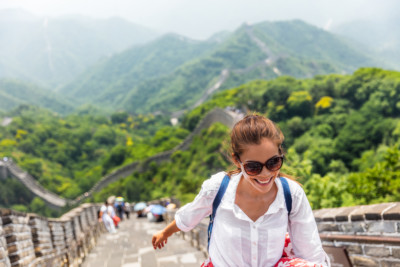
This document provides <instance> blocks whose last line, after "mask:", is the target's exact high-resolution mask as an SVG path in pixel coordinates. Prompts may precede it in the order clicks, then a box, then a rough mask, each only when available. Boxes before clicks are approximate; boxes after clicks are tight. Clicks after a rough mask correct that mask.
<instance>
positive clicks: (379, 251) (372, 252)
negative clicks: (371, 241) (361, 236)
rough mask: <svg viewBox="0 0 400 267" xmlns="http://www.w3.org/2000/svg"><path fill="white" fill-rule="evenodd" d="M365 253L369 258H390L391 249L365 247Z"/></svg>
mask: <svg viewBox="0 0 400 267" xmlns="http://www.w3.org/2000/svg"><path fill="white" fill-rule="evenodd" d="M364 252H365V254H366V255H368V256H375V257H379V258H384V257H389V256H390V249H389V248H388V247H384V246H370V245H366V246H364Z"/></svg>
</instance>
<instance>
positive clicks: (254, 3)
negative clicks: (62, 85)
mask: <svg viewBox="0 0 400 267" xmlns="http://www.w3.org/2000/svg"><path fill="white" fill-rule="evenodd" d="M4 8H23V9H26V10H28V11H30V12H31V13H33V14H36V15H46V16H59V15H65V14H81V15H86V16H90V17H95V18H107V17H111V16H119V17H123V18H125V19H128V20H130V21H132V22H134V23H137V24H140V25H143V26H147V27H149V28H152V29H155V30H158V31H161V32H176V33H179V34H182V35H185V36H188V37H192V38H195V39H205V38H207V37H209V36H210V35H212V34H213V33H215V32H218V31H221V30H234V29H235V28H237V27H238V26H239V25H241V24H242V23H243V22H249V23H255V22H260V21H265V20H287V19H294V18H299V19H303V20H305V21H307V22H309V23H312V24H314V25H317V26H320V27H322V28H325V27H328V28H329V27H332V26H333V27H334V26H335V25H339V24H341V23H343V22H346V21H351V20H356V19H365V18H369V19H382V18H385V17H389V16H395V15H398V13H399V10H400V1H397V0H380V1H379V0H274V1H271V0H0V9H4Z"/></svg>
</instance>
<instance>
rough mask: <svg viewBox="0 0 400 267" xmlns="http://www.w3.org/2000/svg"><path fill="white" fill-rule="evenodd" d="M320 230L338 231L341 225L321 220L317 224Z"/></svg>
mask: <svg viewBox="0 0 400 267" xmlns="http://www.w3.org/2000/svg"><path fill="white" fill-rule="evenodd" d="M317 227H318V231H319V232H320V233H321V232H325V231H328V232H338V231H340V230H339V225H338V224H337V223H325V222H320V223H318V225H317Z"/></svg>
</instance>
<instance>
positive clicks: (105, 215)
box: [99, 201, 117, 233]
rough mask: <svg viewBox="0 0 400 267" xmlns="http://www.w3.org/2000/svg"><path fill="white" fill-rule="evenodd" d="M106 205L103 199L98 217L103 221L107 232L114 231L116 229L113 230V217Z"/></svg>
mask: <svg viewBox="0 0 400 267" xmlns="http://www.w3.org/2000/svg"><path fill="white" fill-rule="evenodd" d="M108 207H109V205H108V202H107V201H105V202H104V204H103V205H102V206H101V208H100V214H99V217H100V218H101V220H102V221H103V223H104V226H105V227H106V229H107V231H108V232H109V233H116V232H117V231H116V230H115V226H114V222H113V219H112V217H111V213H110V212H109V209H108Z"/></svg>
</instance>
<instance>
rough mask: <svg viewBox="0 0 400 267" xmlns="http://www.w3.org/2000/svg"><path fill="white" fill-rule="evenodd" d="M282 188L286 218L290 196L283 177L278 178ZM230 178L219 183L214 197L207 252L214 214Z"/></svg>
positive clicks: (225, 177)
mask: <svg viewBox="0 0 400 267" xmlns="http://www.w3.org/2000/svg"><path fill="white" fill-rule="evenodd" d="M279 178H280V179H279V180H280V181H281V183H282V187H283V195H284V196H285V203H286V209H287V211H288V216H289V215H290V212H291V211H292V195H291V193H290V187H289V183H288V181H287V180H286V178H284V177H279ZM229 181H230V178H229V176H228V174H226V175H225V176H224V179H223V180H222V182H221V185H220V187H219V189H218V192H217V195H216V196H215V199H214V201H213V211H212V213H211V215H210V222H209V224H208V245H207V250H208V249H209V247H210V239H211V233H212V228H213V224H214V218H215V213H216V212H217V208H218V206H219V204H220V203H221V200H222V197H223V196H224V194H225V191H226V189H227V188H228V185H229Z"/></svg>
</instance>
